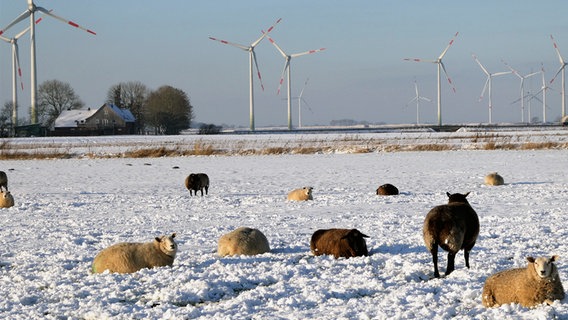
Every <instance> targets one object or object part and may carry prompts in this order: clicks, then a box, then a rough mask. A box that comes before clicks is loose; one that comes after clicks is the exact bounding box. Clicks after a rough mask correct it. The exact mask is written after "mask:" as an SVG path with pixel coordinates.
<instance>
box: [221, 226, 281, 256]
mask: <svg viewBox="0 0 568 320" xmlns="http://www.w3.org/2000/svg"><path fill="white" fill-rule="evenodd" d="M269 251H270V246H269V244H268V239H266V236H265V235H264V234H263V233H262V232H260V230H258V229H253V228H247V227H240V228H237V229H235V230H233V231H231V232H229V233H227V234H224V235H223V236H221V237H220V238H219V243H218V246H217V254H219V256H221V257H224V256H234V255H247V256H253V255H257V254H263V253H266V252H269Z"/></svg>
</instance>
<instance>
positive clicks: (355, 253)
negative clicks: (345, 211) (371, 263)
mask: <svg viewBox="0 0 568 320" xmlns="http://www.w3.org/2000/svg"><path fill="white" fill-rule="evenodd" d="M368 237H369V236H367V235H365V234H363V233H361V232H360V231H359V230H357V229H320V230H317V231H316V232H314V234H313V235H312V239H311V240H310V249H311V251H312V253H313V254H314V255H316V256H319V255H322V254H331V255H333V256H334V257H335V258H336V259H337V258H339V257H345V258H349V257H359V256H368V255H369V251H367V244H366V243H365V238H368Z"/></svg>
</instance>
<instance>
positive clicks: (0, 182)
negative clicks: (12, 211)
mask: <svg viewBox="0 0 568 320" xmlns="http://www.w3.org/2000/svg"><path fill="white" fill-rule="evenodd" d="M2 188H4V189H5V190H6V191H8V176H7V175H6V172H4V171H0V191H2Z"/></svg>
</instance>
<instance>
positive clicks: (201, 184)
mask: <svg viewBox="0 0 568 320" xmlns="http://www.w3.org/2000/svg"><path fill="white" fill-rule="evenodd" d="M185 187H186V188H187V190H189V195H190V196H191V195H193V194H192V192H193V191H195V195H197V191H198V190H199V191H201V196H203V189H205V194H207V193H208V192H209V177H208V176H207V175H206V174H205V173H191V174H189V176H187V177H186V178H185Z"/></svg>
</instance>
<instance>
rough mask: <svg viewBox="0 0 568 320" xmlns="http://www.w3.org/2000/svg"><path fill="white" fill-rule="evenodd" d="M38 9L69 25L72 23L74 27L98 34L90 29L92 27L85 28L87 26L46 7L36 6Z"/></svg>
mask: <svg viewBox="0 0 568 320" xmlns="http://www.w3.org/2000/svg"><path fill="white" fill-rule="evenodd" d="M36 10H37V11H40V12H42V13H43V14H45V15H48V16H50V17H52V18H55V19H57V20H59V21H62V22H65V23H67V24H68V25H70V26H72V27H75V28H78V29H81V30H84V31H87V32H88V33H90V34H92V35H97V33H96V32H94V31H93V30H90V29H87V28H85V27H82V26H80V25H78V24H77V23H75V22H73V21H70V20H67V19H64V18H62V17H60V16H58V15H55V14H53V13H51V10H46V9H44V8H42V7H36Z"/></svg>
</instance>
